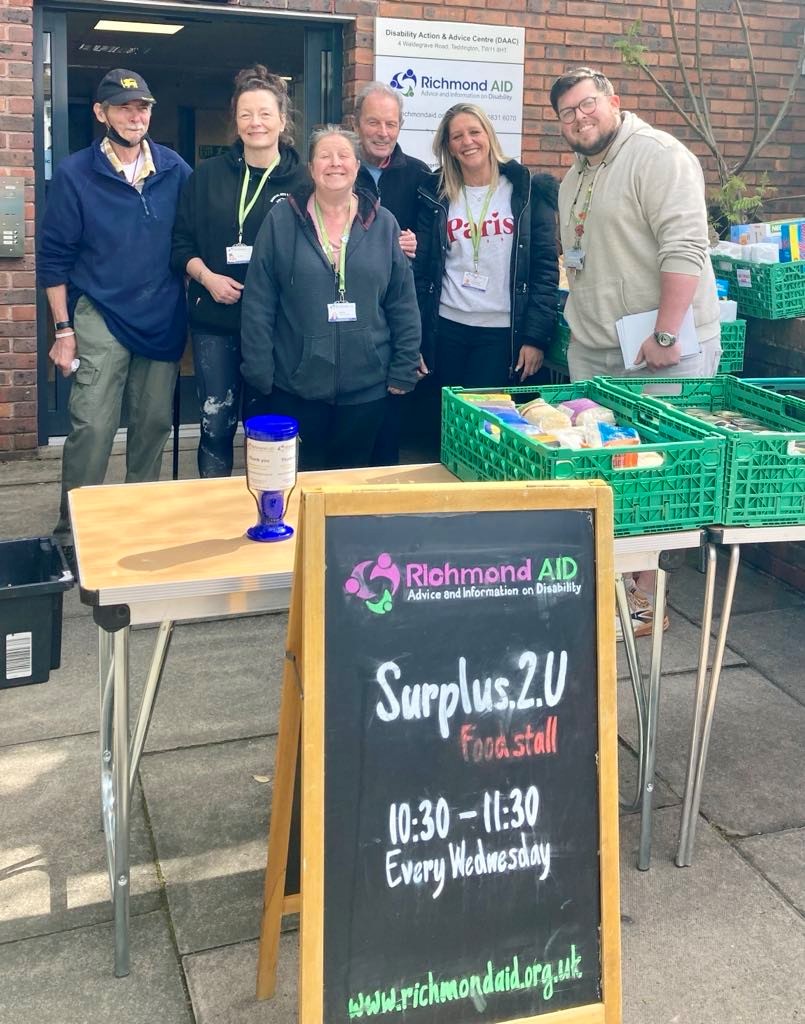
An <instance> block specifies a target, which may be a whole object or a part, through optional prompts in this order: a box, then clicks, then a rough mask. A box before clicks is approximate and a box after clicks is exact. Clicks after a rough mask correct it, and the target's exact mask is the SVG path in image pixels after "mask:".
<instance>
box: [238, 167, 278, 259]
mask: <svg viewBox="0 0 805 1024" xmlns="http://www.w3.org/2000/svg"><path fill="white" fill-rule="evenodd" d="M279 162H280V158H279V153H278V154H277V155H276V156H275V157H274V159H273V160H272V161H271V163H270V164H269V166H268V167H266V169H265V171H264V172H263V176H262V177H261V178H260V184H259V185H258V186H257V188H256V189H255V192H254V195H253V196H252V197H251V199H250V200H249V202H248V204H247V203H246V193H247V192H248V191H249V178H250V177H251V173H250V171H249V166H248V164H246V162H245V161H244V166H245V167H246V174H245V175H244V176H243V187H242V188H241V190H240V203H239V205H238V245H240V243H241V242H242V241H243V225H244V224H245V223H246V218H247V217H248V216H249V214H250V213H251V212H252V210H253V208H254V204H255V203H256V202H257V197H258V196H259V195H260V193H261V192H262V191H263V185H265V183H266V182H267V181H268V176H269V174H271V172H272V171H273V170H274V168H275V167H276V166H277V164H278V163H279Z"/></svg>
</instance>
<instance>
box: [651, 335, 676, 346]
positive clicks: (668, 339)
mask: <svg viewBox="0 0 805 1024" xmlns="http://www.w3.org/2000/svg"><path fill="white" fill-rule="evenodd" d="M654 340H655V341H656V342H657V344H658V345H661V346H662V347H663V348H670V347H671V346H672V345H676V335H675V334H669V333H668V331H655V332H654Z"/></svg>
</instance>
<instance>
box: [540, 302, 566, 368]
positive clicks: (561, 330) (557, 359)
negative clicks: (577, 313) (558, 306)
mask: <svg viewBox="0 0 805 1024" xmlns="http://www.w3.org/2000/svg"><path fill="white" fill-rule="evenodd" d="M569 344H570V328H569V327H568V326H567V323H566V322H565V318H564V317H563V316H561V315H560V317H559V320H558V321H557V323H556V330H555V331H554V336H553V340H552V341H551V343H550V345H549V346H548V348H547V349H546V350H545V364H546V366H548V367H549V368H550V369H551V370H553V371H555V372H556V373H563V374H564V375H565V376H566V377H567V376H569V372H568V368H567V347H568V345H569Z"/></svg>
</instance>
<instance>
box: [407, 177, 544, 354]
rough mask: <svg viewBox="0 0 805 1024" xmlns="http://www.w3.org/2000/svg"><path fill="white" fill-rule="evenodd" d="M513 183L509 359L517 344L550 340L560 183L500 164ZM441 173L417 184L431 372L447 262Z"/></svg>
mask: <svg viewBox="0 0 805 1024" xmlns="http://www.w3.org/2000/svg"><path fill="white" fill-rule="evenodd" d="M500 173H501V174H502V175H504V176H505V177H506V178H508V179H509V181H510V182H511V183H512V214H513V216H514V238H513V240H512V257H511V264H510V267H509V291H510V294H511V359H512V364H511V365H512V366H514V365H515V363H516V361H517V354H518V353H519V351H520V346H521V345H533V346H534V347H535V348H539V349H543V350H544V349H545V348H546V347H547V345H548V344H549V343H550V341H551V338H552V337H553V331H554V325H555V323H556V305H557V299H558V287H559V263H558V245H557V232H556V209H557V193H558V189H559V183H558V182H557V181H556V179H555V178H554V177H553V176H552V175H550V174H535V175H533V176H532V175H531V174H530V173H529V171H528V169H527V168H525V167H523V165H522V164H519V163H518V162H517V161H516V160H509V161H507V162H506V163H505V164H501V165H500ZM438 188H439V172H438V171H437V172H435V173H433V174H431V175H430V178H429V179H428V181H427V183H426V184H425V185H422V186H420V189H419V196H420V210H419V222H418V226H417V232H416V234H417V251H416V259H415V260H414V278H415V281H416V291H417V301H418V302H419V309H420V313H421V315H422V355H423V357H424V359H425V362H426V363H427V365H428V368H429V369H431V370H432V369H433V368H434V363H435V352H436V334H437V331H438V321H439V301H440V299H441V294H442V280H443V278H444V268H445V263H446V260H447V246H448V241H447V215H448V209H449V202H448V200H447V199H446V198H442V197H440V196H439V194H438Z"/></svg>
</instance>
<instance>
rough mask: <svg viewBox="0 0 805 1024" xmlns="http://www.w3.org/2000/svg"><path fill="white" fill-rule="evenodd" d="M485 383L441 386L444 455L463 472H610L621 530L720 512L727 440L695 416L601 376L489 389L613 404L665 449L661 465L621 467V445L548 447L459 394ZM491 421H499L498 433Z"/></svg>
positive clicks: (662, 528)
mask: <svg viewBox="0 0 805 1024" xmlns="http://www.w3.org/2000/svg"><path fill="white" fill-rule="evenodd" d="M483 390H484V389H480V390H479V389H463V388H444V389H443V390H442V462H443V463H444V464H445V466H447V468H448V469H449V470H451V472H453V473H455V474H456V476H458V477H459V478H460V479H461V480H604V481H605V482H606V483H607V484H609V486H610V487H611V488H612V492H613V502H614V512H615V534H616V535H617V536H623V535H629V534H642V533H666V532H671V531H676V530H688V529H694V528H696V527H699V526H706V525H708V524H710V523H713V522H714V521H715V519H714V518H713V517H714V516H715V517H716V519H717V518H718V513H719V512H720V510H721V488H722V485H723V456H724V442H723V439H722V438H720V437H716V436H715V435H713V434H712V432H710V431H707V430H705V429H703V428H702V427H701V425H696V424H693V425H691V424H690V422H689V421H688V420H689V418H685V417H682V416H680V415H678V414H677V413H675V412H673V411H672V410H666V409H663V408H662V407H658V408H655V407H652V406H650V405H646V404H645V403H643V402H639V401H636V400H634V399H632V398H631V397H630V396H628V395H620V394H613V393H611V392H610V391H605V390H604V389H602V388H601V387H599V385H598V384H597V382H595V381H580V382H578V383H576V384H560V385H549V386H546V387H536V388H535V387H519V388H506V389H500V388H498V389H486V390H487V391H490V392H494V393H500V392H501V391H502V390H503V391H505V392H506V393H507V394H510V395H512V396H513V398H514V400H515V402H516V403H517V404H523V403H525V402H528V401H531V399H533V398H538V397H542V398H544V399H545V400H546V401H547V402H550V403H551V404H556V403H557V402H563V401H566V400H568V399H571V398H590V399H592V400H593V401H596V402H599V403H601V404H602V405H607V406H609V408H611V409H612V410H613V412H614V413H615V417H616V419H617V421H618V422H619V423H620V424H623V425H629V426H633V427H635V428H636V429H637V431H638V432H639V434H640V437H641V439H643V441H644V442H645V443H643V444H641V446H640V449H639V450H640V451H642V452H660V453H661V455H662V457H663V464H662V465H661V466H658V467H656V468H652V469H649V468H643V467H629V468H619V467H617V466H613V464H612V462H613V458H615V457H617V456H618V455H621V456H622V455H623V454H624V449H623V448H607V449H584V450H582V451H572V450H571V449H569V448H547V447H545V445H542V444H540V443H539V442H538V441H534V440H533V439H532V438H529V437H526V436H524V435H523V434H519V433H518V432H517V431H515V430H512V429H511V428H510V427H508V426H507V425H506V424H505V423H503V422H502V421H501V420H499V419H498V418H497V417H496V416H495V415H494V414H492V413H489V412H487V411H486V410H481V409H478V408H477V407H475V406H473V405H471V404H470V403H469V402H465V401H464V400H463V399H462V397H461V395H462V392H465V393H471V394H480V393H483ZM489 424H495V425H496V426H497V427H499V429H500V433H499V435H498V436H497V437H495V436H494V435H493V434H490V432H489V431H488V429H486V428H487V427H488V425H489ZM632 450H634V449H632Z"/></svg>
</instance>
